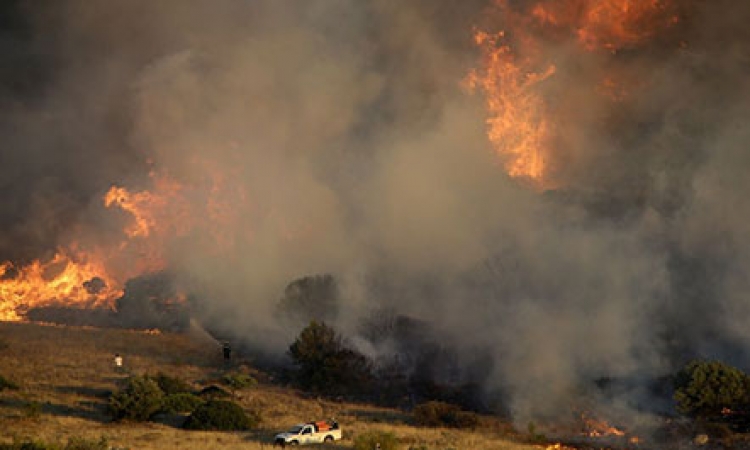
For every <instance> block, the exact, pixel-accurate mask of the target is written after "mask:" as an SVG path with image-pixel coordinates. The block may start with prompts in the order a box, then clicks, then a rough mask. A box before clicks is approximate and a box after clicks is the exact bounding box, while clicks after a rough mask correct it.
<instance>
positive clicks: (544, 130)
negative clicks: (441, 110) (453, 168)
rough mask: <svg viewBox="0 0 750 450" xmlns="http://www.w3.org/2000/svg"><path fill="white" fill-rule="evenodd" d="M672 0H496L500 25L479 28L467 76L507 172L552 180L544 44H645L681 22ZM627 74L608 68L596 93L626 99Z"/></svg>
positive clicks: (549, 67)
mask: <svg viewBox="0 0 750 450" xmlns="http://www.w3.org/2000/svg"><path fill="white" fill-rule="evenodd" d="M673 1H674V0H539V1H537V2H536V3H534V4H533V5H531V6H530V7H528V8H520V7H515V6H511V2H509V1H508V0H495V3H494V7H493V9H491V10H490V14H489V19H490V21H491V20H493V19H494V18H495V17H498V18H499V20H502V21H503V23H504V29H503V30H502V31H499V32H489V31H486V30H481V29H478V30H477V31H476V32H475V34H474V40H475V43H476V45H477V46H478V47H479V51H480V56H481V64H480V65H479V67H478V68H477V69H474V70H472V71H471V72H470V73H469V75H468V76H467V78H466V80H465V82H466V85H467V86H468V87H469V89H470V90H471V91H472V92H480V93H482V94H483V95H484V97H485V108H486V110H487V115H488V118H487V121H486V122H487V135H488V138H489V141H490V142H491V143H492V145H493V147H494V149H495V152H496V153H497V154H498V156H499V157H500V159H501V161H502V163H503V165H504V167H505V170H506V172H507V173H508V174H509V175H510V176H511V177H514V178H518V179H523V180H528V181H531V182H532V184H533V185H535V186H537V187H540V188H548V187H552V186H554V183H555V180H554V163H555V159H556V156H557V155H556V152H559V151H560V149H558V148H556V145H555V136H556V135H557V134H558V126H559V124H558V121H557V120H555V117H554V115H553V113H554V111H553V109H552V107H551V104H552V100H559V99H552V98H550V91H549V90H548V89H545V86H546V84H547V82H548V81H552V80H553V79H554V77H555V76H556V74H557V72H558V68H557V65H556V64H555V63H554V61H553V59H552V58H551V56H550V55H551V52H550V50H548V49H547V47H550V48H554V47H555V46H556V45H563V44H565V43H566V42H572V43H573V44H574V45H573V50H572V51H573V52H578V53H579V54H580V55H581V56H583V54H586V53H591V52H596V51H599V50H606V51H608V52H613V53H614V52H617V51H618V50H621V49H625V48H633V47H637V46H639V45H642V44H644V43H646V42H647V41H649V40H650V39H652V38H653V37H654V36H656V35H657V34H658V33H660V32H661V31H663V30H665V29H667V28H668V27H670V26H672V25H674V24H675V23H676V22H677V21H678V16H677V14H676V12H675V7H674V5H673V4H672V3H673ZM624 80H627V79H626V78H625V79H623V78H622V77H618V76H616V75H612V74H605V75H604V76H603V79H602V81H601V82H599V83H598V86H594V87H593V88H592V92H593V93H594V94H596V93H598V94H599V95H604V96H605V97H606V98H608V99H609V100H610V101H613V102H619V101H622V100H623V99H624V98H625V97H626V96H627V95H628V92H629V91H628V89H627V88H625V87H623V86H622V84H623V83H624V82H625V81H624Z"/></svg>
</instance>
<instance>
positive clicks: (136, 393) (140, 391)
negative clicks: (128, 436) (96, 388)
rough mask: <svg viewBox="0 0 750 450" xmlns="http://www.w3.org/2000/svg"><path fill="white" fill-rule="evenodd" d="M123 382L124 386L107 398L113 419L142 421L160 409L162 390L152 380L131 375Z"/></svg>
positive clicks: (162, 399) (162, 396) (162, 398)
mask: <svg viewBox="0 0 750 450" xmlns="http://www.w3.org/2000/svg"><path fill="white" fill-rule="evenodd" d="M125 383H126V384H125V387H124V388H123V389H121V390H120V391H118V392H115V393H114V394H112V396H111V397H110V399H109V410H110V413H111V414H112V416H113V417H114V418H115V420H122V419H129V420H139V421H144V420H148V419H150V418H151V416H153V415H154V414H155V413H156V412H158V411H159V410H160V409H161V407H162V403H163V401H164V392H163V391H162V390H161V389H160V388H159V385H158V384H157V383H156V382H155V381H154V380H152V379H151V378H148V377H142V376H133V377H130V378H128V379H127V380H126V381H125Z"/></svg>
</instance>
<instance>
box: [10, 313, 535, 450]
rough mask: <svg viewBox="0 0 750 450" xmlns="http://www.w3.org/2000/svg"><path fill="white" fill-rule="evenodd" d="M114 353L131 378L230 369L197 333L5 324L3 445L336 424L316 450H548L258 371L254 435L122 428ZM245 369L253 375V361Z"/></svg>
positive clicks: (490, 429)
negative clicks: (346, 399)
mask: <svg viewBox="0 0 750 450" xmlns="http://www.w3.org/2000/svg"><path fill="white" fill-rule="evenodd" d="M115 353H119V354H121V355H123V357H124V359H125V366H126V370H127V372H129V373H135V374H155V373H157V372H162V373H165V374H167V375H170V376H177V377H180V378H182V379H184V380H186V381H188V382H190V383H192V384H194V385H195V386H196V387H197V388H200V387H204V386H207V385H210V384H212V381H215V380H217V379H220V378H221V376H222V375H223V374H224V373H225V371H226V370H227V369H226V368H225V367H224V366H223V361H222V356H221V349H220V348H219V347H218V346H217V344H216V343H215V342H214V341H212V340H209V339H206V338H205V336H201V335H199V334H169V333H159V334H150V333H145V332H136V331H129V330H119V329H98V328H77V327H61V326H46V325H38V324H28V323H13V322H1V323H0V375H2V376H3V377H5V378H7V379H8V380H10V381H12V382H14V383H16V384H17V385H18V386H19V388H20V389H18V390H3V391H0V442H2V443H8V442H13V441H14V440H16V441H19V440H27V439H33V440H37V441H44V442H57V443H63V444H64V443H65V442H67V441H68V440H69V439H70V438H71V437H81V438H86V439H91V440H98V439H100V438H102V437H105V438H106V439H107V440H108V442H109V444H110V446H111V447H112V448H118V449H125V448H127V449H139V450H152V449H153V450H157V449H159V450H164V449H222V448H232V449H262V448H270V446H271V442H272V437H273V435H274V434H275V433H276V432H278V431H280V430H282V429H285V428H287V427H288V426H290V425H292V424H294V423H298V422H303V421H307V420H313V419H321V418H328V417H336V418H337V420H338V421H339V422H340V423H341V425H342V428H343V429H344V432H345V434H344V440H343V441H341V442H340V443H337V444H336V445H330V446H319V447H317V448H331V449H344V448H351V447H352V443H353V438H354V437H356V436H357V434H358V433H363V432H366V431H370V430H384V431H389V432H392V433H394V434H395V435H396V436H397V437H398V439H399V442H400V443H401V448H403V449H404V450H407V449H409V448H419V449H430V450H432V449H439V450H444V449H469V448H471V449H478V450H481V449H508V450H527V449H529V450H531V449H539V448H543V446H538V445H536V446H535V445H527V444H521V443H518V442H514V441H513V439H512V438H513V435H512V432H511V431H510V430H509V427H508V426H507V424H504V423H503V422H501V421H499V420H497V419H494V418H491V417H485V418H482V424H481V427H480V429H479V430H477V431H475V432H470V431H462V430H453V429H427V428H418V427H414V426H411V425H409V421H410V417H409V415H408V414H406V413H404V412H402V411H398V410H393V409H387V408H379V407H374V406H371V405H361V404H351V403H342V402H334V401H328V400H322V399H316V398H306V396H305V395H304V393H302V392H298V391H295V390H292V389H289V388H285V387H281V386H278V385H274V384H273V382H272V380H270V378H269V377H265V376H263V374H262V373H257V372H256V375H258V376H257V379H258V380H259V383H258V385H256V386H254V387H252V388H249V389H244V390H242V391H241V392H238V393H237V397H238V398H237V401H238V402H239V403H240V404H241V405H242V406H243V407H245V408H247V409H255V410H260V411H261V414H262V419H263V422H262V424H261V425H260V427H259V428H258V429H256V430H253V431H251V432H237V433H227V432H202V431H185V430H182V429H180V428H176V427H174V426H170V425H168V424H160V423H116V422H112V421H111V420H110V418H109V416H108V415H107V413H106V403H107V398H108V396H109V394H110V393H111V392H112V391H113V390H114V389H116V388H117V381H118V380H119V379H122V378H125V377H127V373H118V372H117V371H116V370H115V368H114V365H113V356H114V354H115ZM241 363H242V362H241V361H239V362H236V363H235V364H241ZM244 369H245V370H250V371H253V370H254V369H253V368H252V367H250V365H249V364H248V365H246V366H245V367H244Z"/></svg>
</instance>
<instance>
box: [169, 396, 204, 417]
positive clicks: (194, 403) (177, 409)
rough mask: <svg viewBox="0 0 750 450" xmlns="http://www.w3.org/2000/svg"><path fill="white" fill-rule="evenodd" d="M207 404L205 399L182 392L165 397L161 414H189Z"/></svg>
mask: <svg viewBox="0 0 750 450" xmlns="http://www.w3.org/2000/svg"><path fill="white" fill-rule="evenodd" d="M203 403H205V402H204V401H203V399H201V398H200V397H198V396H197V395H194V394H189V393H186V392H180V393H177V394H170V395H167V396H165V397H164V401H163V402H162V405H161V410H160V412H163V413H168V414H176V413H189V412H193V411H194V410H195V409H196V408H197V407H199V406H200V405H202V404H203Z"/></svg>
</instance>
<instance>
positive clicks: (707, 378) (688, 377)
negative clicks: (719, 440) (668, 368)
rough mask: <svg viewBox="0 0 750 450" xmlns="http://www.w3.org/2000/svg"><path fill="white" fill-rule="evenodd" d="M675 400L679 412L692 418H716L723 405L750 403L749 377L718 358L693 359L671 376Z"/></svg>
mask: <svg viewBox="0 0 750 450" xmlns="http://www.w3.org/2000/svg"><path fill="white" fill-rule="evenodd" d="M674 385H675V393H674V399H675V401H676V402H677V408H678V409H679V410H680V412H682V413H684V414H687V415H690V416H693V417H717V416H720V415H721V411H722V409H724V408H729V409H734V408H738V407H742V406H745V405H747V404H748V403H750V377H748V376H747V375H746V374H745V373H744V372H742V371H741V370H739V369H737V368H734V367H732V366H729V365H727V364H724V363H721V362H719V361H692V362H690V363H688V364H687V365H686V366H685V367H684V368H683V369H682V370H681V371H680V372H679V373H678V374H677V375H676V376H675V379H674Z"/></svg>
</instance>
